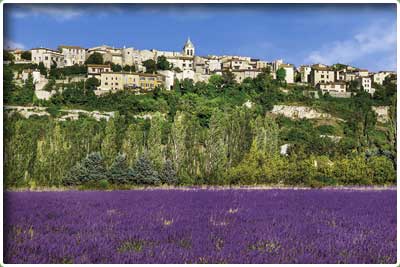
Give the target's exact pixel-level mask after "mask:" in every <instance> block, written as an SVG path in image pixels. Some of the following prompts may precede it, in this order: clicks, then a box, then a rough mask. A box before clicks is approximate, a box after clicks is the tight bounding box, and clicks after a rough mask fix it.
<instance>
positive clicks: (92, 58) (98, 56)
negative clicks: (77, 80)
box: [85, 52, 104, 65]
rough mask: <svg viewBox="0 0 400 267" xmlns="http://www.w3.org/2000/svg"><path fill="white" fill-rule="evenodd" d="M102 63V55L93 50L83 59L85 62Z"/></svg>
mask: <svg viewBox="0 0 400 267" xmlns="http://www.w3.org/2000/svg"><path fill="white" fill-rule="evenodd" d="M103 63H104V59H103V55H102V54H100V53H98V52H94V53H93V54H91V55H90V56H89V57H88V58H87V59H86V61H85V64H86V65H87V64H103Z"/></svg>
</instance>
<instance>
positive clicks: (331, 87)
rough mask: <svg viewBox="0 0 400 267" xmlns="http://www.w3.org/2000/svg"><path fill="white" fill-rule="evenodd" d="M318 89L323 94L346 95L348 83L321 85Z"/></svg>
mask: <svg viewBox="0 0 400 267" xmlns="http://www.w3.org/2000/svg"><path fill="white" fill-rule="evenodd" d="M318 88H319V89H320V90H321V91H322V92H323V93H345V92H346V83H345V82H328V83H319V84H318Z"/></svg>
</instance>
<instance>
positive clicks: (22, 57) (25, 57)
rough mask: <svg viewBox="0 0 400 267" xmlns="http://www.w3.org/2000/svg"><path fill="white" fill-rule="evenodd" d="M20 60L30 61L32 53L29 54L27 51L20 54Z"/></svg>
mask: <svg viewBox="0 0 400 267" xmlns="http://www.w3.org/2000/svg"><path fill="white" fill-rule="evenodd" d="M21 59H25V60H32V53H31V51H29V50H27V51H24V52H22V54H21Z"/></svg>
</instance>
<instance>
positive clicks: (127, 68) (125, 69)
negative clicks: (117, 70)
mask: <svg viewBox="0 0 400 267" xmlns="http://www.w3.org/2000/svg"><path fill="white" fill-rule="evenodd" d="M123 70H124V71H131V72H135V71H136V67H135V65H132V66H129V65H125V66H124V68H123Z"/></svg>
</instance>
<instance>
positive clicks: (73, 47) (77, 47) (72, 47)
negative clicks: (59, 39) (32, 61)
mask: <svg viewBox="0 0 400 267" xmlns="http://www.w3.org/2000/svg"><path fill="white" fill-rule="evenodd" d="M58 48H71V49H85V48H83V47H80V46H74V45H60V46H59V47H58Z"/></svg>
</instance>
